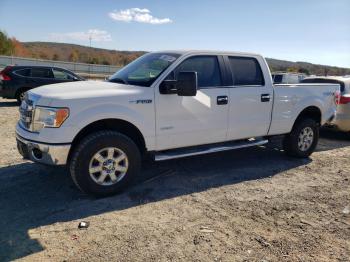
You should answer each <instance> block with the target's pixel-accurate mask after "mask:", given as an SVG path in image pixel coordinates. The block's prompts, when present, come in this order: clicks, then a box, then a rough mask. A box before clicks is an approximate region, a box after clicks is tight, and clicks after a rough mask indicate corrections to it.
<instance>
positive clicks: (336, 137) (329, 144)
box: [316, 128, 350, 152]
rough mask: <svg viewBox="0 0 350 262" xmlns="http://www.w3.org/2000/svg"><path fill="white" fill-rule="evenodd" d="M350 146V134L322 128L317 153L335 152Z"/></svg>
mask: <svg viewBox="0 0 350 262" xmlns="http://www.w3.org/2000/svg"><path fill="white" fill-rule="evenodd" d="M348 146H350V133H346V132H340V131H337V130H333V129H329V128H321V130H320V140H319V142H318V146H317V148H316V152H322V151H328V150H334V149H338V148H343V147H348Z"/></svg>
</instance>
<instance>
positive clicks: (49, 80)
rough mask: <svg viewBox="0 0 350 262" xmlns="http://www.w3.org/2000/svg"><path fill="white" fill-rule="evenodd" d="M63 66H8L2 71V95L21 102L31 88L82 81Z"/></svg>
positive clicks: (0, 75) (0, 89)
mask: <svg viewBox="0 0 350 262" xmlns="http://www.w3.org/2000/svg"><path fill="white" fill-rule="evenodd" d="M82 80H84V79H83V78H82V77H80V76H78V75H76V74H74V73H73V72H70V71H68V70H66V69H63V68H58V67H47V66H7V67H6V68H5V69H4V70H2V71H1V72H0V96H2V97H3V98H16V99H17V100H18V102H21V101H22V100H23V98H24V93H25V92H26V91H28V90H29V89H32V88H35V87H38V86H42V85H48V84H55V83H61V82H71V81H82Z"/></svg>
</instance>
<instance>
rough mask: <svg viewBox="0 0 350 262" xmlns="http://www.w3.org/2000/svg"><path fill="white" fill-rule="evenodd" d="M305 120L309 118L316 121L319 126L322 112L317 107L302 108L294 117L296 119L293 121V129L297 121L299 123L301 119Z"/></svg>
mask: <svg viewBox="0 0 350 262" xmlns="http://www.w3.org/2000/svg"><path fill="white" fill-rule="evenodd" d="M305 118H311V119H313V120H315V121H316V123H318V124H319V125H321V122H322V112H321V110H320V108H319V107H317V106H308V107H306V108H304V109H303V110H302V111H301V112H300V113H299V114H298V116H297V117H296V119H295V120H294V124H293V127H294V125H295V123H297V122H298V121H300V120H301V119H305Z"/></svg>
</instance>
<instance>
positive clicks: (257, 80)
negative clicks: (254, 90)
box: [228, 56, 265, 86]
mask: <svg viewBox="0 0 350 262" xmlns="http://www.w3.org/2000/svg"><path fill="white" fill-rule="evenodd" d="M228 61H229V66H230V69H231V72H232V78H233V85H234V86H264V85H265V80H264V76H263V73H262V70H261V67H260V64H259V62H258V60H257V59H256V58H254V57H238V56H229V57H228Z"/></svg>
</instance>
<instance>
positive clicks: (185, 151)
mask: <svg viewBox="0 0 350 262" xmlns="http://www.w3.org/2000/svg"><path fill="white" fill-rule="evenodd" d="M266 143H268V140H265V139H260V140H255V139H249V140H244V141H242V140H241V141H234V142H227V143H220V144H213V145H206V146H198V147H190V148H181V149H173V150H166V151H160V152H158V153H156V154H155V157H154V158H155V161H163V160H169V159H174V158H181V157H187V156H195V155H203V154H209V153H215V152H221V151H227V150H233V149H238V148H244V147H250V146H261V145H264V144H266Z"/></svg>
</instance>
